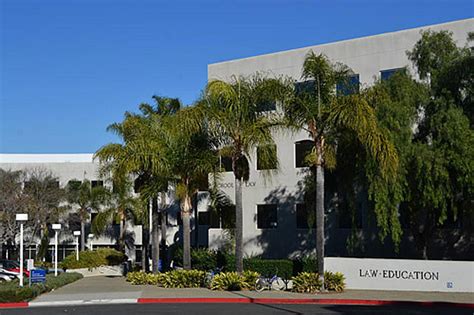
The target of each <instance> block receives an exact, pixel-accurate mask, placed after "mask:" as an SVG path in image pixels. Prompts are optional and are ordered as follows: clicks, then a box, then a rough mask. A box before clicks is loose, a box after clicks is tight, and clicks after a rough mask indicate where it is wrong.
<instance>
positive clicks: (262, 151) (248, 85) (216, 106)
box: [199, 75, 286, 272]
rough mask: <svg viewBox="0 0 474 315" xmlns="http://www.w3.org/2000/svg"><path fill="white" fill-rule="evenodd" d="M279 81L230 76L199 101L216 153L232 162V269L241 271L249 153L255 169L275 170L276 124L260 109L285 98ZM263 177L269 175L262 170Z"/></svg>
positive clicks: (214, 83)
mask: <svg viewBox="0 0 474 315" xmlns="http://www.w3.org/2000/svg"><path fill="white" fill-rule="evenodd" d="M284 92H285V85H284V83H283V82H282V81H281V80H277V79H265V78H263V77H262V76H260V75H255V76H253V77H251V78H244V77H234V78H233V79H232V81H231V82H229V83H228V82H224V81H219V80H214V81H211V82H209V83H208V85H207V86H206V89H205V92H204V96H203V98H202V100H201V101H200V102H199V107H200V108H201V109H203V111H204V112H205V115H206V119H203V121H204V122H205V123H206V126H205V127H206V128H207V129H208V131H209V132H210V134H211V135H212V138H214V139H216V143H217V148H218V149H219V151H220V154H221V155H222V156H225V157H229V158H231V159H232V171H233V173H234V178H235V211H236V229H235V242H236V246H235V255H236V270H237V271H238V272H242V270H243V235H242V230H243V221H242V218H243V208H242V182H244V181H248V179H249V160H251V156H252V153H253V150H255V148H257V147H258V148H259V160H258V163H259V166H261V168H262V169H273V170H276V169H277V168H278V160H277V159H275V156H276V154H275V153H276V152H275V146H274V141H273V137H272V127H275V126H276V125H277V123H276V120H275V119H274V118H275V117H273V116H272V115H268V114H264V113H262V110H265V108H266V107H267V106H268V105H269V104H270V105H271V104H272V103H273V104H274V103H275V102H276V101H277V100H282V99H283V97H284V96H285V95H286V94H285V93H284ZM264 174H265V175H271V171H266V172H265V173H264Z"/></svg>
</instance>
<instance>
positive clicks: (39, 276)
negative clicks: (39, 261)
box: [30, 269, 46, 283]
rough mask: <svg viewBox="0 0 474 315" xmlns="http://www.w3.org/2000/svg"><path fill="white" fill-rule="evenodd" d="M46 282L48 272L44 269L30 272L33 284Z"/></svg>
mask: <svg viewBox="0 0 474 315" xmlns="http://www.w3.org/2000/svg"><path fill="white" fill-rule="evenodd" d="M45 281H46V270H43V269H33V270H30V282H31V283H44V282H45Z"/></svg>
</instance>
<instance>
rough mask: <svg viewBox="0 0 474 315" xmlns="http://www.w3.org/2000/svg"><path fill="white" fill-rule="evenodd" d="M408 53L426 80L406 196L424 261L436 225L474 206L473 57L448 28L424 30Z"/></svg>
mask: <svg viewBox="0 0 474 315" xmlns="http://www.w3.org/2000/svg"><path fill="white" fill-rule="evenodd" d="M408 56H409V58H410V60H411V61H412V62H413V64H414V66H415V68H416V69H417V71H418V74H419V76H420V78H422V79H423V78H429V80H427V89H428V91H429V98H428V99H427V101H426V102H425V103H423V104H422V107H421V112H422V113H423V115H422V116H421V117H420V121H419V124H418V128H417V132H416V134H415V136H414V141H413V151H412V152H413V155H412V157H411V159H410V161H409V163H408V165H407V168H408V170H409V171H408V173H407V182H408V186H409V191H410V194H409V196H408V198H407V200H406V203H405V205H404V206H405V209H404V210H405V213H406V215H407V217H408V219H409V222H411V226H412V230H413V233H414V236H415V239H416V240H417V244H418V245H419V247H420V249H421V251H422V257H423V258H425V259H427V258H428V256H429V253H428V248H427V245H428V243H429V240H430V238H431V237H432V236H433V233H434V232H435V231H436V227H439V226H442V225H443V224H445V222H446V221H447V220H448V216H449V215H451V216H452V218H451V219H452V220H454V221H455V220H457V218H458V217H459V216H462V215H464V216H466V218H469V217H470V216H471V215H472V209H473V208H474V207H473V206H474V204H473V200H474V178H473V177H472V174H473V172H474V160H473V159H472V156H474V129H473V126H474V119H473V113H474V109H473V108H474V103H473V100H474V94H473V92H474V89H473V86H474V80H473V79H474V56H473V52H472V50H471V49H468V48H458V47H457V46H456V44H455V42H454V40H453V39H452V36H451V34H450V33H449V32H446V31H441V32H431V31H426V32H423V33H422V37H421V39H420V40H419V41H418V42H417V43H416V45H415V46H414V48H413V50H412V51H410V52H408ZM471 220H472V219H471ZM471 220H468V221H471ZM466 227H467V228H470V226H469V224H467V226H466Z"/></svg>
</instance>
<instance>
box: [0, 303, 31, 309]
mask: <svg viewBox="0 0 474 315" xmlns="http://www.w3.org/2000/svg"><path fill="white" fill-rule="evenodd" d="M25 307H28V302H15V303H0V309H1V308H25Z"/></svg>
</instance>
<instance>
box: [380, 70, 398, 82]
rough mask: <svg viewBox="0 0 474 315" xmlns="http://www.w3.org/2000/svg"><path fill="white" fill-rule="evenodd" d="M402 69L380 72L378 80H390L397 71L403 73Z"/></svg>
mask: <svg viewBox="0 0 474 315" xmlns="http://www.w3.org/2000/svg"><path fill="white" fill-rule="evenodd" d="M403 69H404V68H394V69H387V70H382V71H380V78H381V79H382V81H385V80H388V79H390V77H391V76H392V75H394V74H395V73H397V72H399V71H403Z"/></svg>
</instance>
